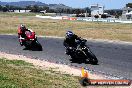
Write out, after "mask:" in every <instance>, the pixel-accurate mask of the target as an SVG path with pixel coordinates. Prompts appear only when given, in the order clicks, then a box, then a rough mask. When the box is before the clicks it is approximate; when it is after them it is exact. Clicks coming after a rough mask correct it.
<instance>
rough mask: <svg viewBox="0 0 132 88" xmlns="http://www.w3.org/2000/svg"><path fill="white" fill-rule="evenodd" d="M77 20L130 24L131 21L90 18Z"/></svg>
mask: <svg viewBox="0 0 132 88" xmlns="http://www.w3.org/2000/svg"><path fill="white" fill-rule="evenodd" d="M77 20H82V21H92V22H117V23H132V19H130V20H122V19H116V18H105V19H104V18H92V17H86V18H85V17H84V18H78V19H77Z"/></svg>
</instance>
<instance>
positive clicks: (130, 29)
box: [0, 13, 132, 42]
mask: <svg viewBox="0 0 132 88" xmlns="http://www.w3.org/2000/svg"><path fill="white" fill-rule="evenodd" d="M0 14H1V15H0V34H17V28H18V25H20V24H25V25H26V26H27V27H28V28H30V29H32V30H34V31H35V32H36V34H37V35H43V36H61V37H63V36H64V35H65V32H66V31H67V30H72V31H73V32H75V33H76V34H77V35H79V36H81V37H83V38H93V39H109V40H122V41H130V42H132V24H121V23H103V22H82V21H68V20H51V19H40V18H36V17H34V15H36V13H29V14H27V13H23V14H22V13H0ZM3 15H5V16H4V17H3Z"/></svg>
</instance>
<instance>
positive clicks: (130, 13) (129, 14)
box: [122, 6, 132, 19]
mask: <svg viewBox="0 0 132 88" xmlns="http://www.w3.org/2000/svg"><path fill="white" fill-rule="evenodd" d="M122 10H123V12H122V19H132V8H130V7H127V6H126V7H124V8H123V9H122Z"/></svg>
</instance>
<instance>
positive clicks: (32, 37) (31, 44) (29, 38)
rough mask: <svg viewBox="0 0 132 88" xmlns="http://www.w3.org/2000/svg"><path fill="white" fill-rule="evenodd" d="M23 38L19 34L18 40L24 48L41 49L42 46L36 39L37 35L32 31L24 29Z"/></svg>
mask: <svg viewBox="0 0 132 88" xmlns="http://www.w3.org/2000/svg"><path fill="white" fill-rule="evenodd" d="M25 36H26V37H25V38H22V37H20V36H19V42H20V45H21V46H23V45H24V46H25V48H26V49H30V50H37V51H42V46H41V44H40V43H39V42H38V40H37V36H36V34H35V32H33V31H25Z"/></svg>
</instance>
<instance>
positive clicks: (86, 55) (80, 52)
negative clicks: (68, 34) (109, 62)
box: [69, 39, 98, 64]
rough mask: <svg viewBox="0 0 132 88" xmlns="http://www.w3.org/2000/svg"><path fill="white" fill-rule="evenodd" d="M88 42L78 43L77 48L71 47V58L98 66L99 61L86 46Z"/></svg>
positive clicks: (83, 40)
mask: <svg viewBox="0 0 132 88" xmlns="http://www.w3.org/2000/svg"><path fill="white" fill-rule="evenodd" d="M86 42H87V40H85V39H82V40H81V41H76V48H73V47H70V48H69V50H70V54H69V55H70V56H71V58H72V59H73V60H84V61H86V62H89V63H91V64H98V59H97V58H96V56H95V55H94V54H93V53H92V52H91V50H90V48H89V47H87V45H86Z"/></svg>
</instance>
